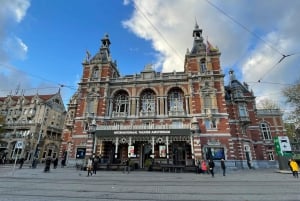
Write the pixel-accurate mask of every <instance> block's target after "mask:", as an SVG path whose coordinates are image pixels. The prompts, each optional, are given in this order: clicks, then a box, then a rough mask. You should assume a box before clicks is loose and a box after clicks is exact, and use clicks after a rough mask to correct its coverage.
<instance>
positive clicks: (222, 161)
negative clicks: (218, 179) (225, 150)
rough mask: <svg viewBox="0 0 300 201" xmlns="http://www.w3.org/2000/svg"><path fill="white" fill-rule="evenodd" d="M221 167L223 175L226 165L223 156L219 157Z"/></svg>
mask: <svg viewBox="0 0 300 201" xmlns="http://www.w3.org/2000/svg"><path fill="white" fill-rule="evenodd" d="M221 168H222V170H223V176H225V172H226V165H225V160H224V158H222V159H221Z"/></svg>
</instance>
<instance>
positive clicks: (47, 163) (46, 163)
mask: <svg viewBox="0 0 300 201" xmlns="http://www.w3.org/2000/svg"><path fill="white" fill-rule="evenodd" d="M50 165H51V158H50V157H48V158H47V159H46V162H45V169H44V172H50Z"/></svg>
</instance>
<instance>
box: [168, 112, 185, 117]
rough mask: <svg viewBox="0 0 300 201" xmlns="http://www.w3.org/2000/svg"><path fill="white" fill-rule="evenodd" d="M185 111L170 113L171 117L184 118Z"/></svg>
mask: <svg viewBox="0 0 300 201" xmlns="http://www.w3.org/2000/svg"><path fill="white" fill-rule="evenodd" d="M184 115H185V113H184V111H169V116H184Z"/></svg>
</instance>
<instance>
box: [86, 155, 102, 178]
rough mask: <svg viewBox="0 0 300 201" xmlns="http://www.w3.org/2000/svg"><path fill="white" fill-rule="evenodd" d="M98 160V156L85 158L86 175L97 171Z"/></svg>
mask: <svg viewBox="0 0 300 201" xmlns="http://www.w3.org/2000/svg"><path fill="white" fill-rule="evenodd" d="M99 160H100V158H99V157H98V156H96V157H90V158H89V159H88V160H87V163H86V169H87V172H88V174H87V177H89V176H90V175H91V176H92V175H93V174H96V173H97V168H98V163H99Z"/></svg>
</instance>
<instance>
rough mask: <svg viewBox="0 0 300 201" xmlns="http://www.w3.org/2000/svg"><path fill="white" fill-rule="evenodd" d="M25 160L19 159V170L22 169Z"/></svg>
mask: <svg viewBox="0 0 300 201" xmlns="http://www.w3.org/2000/svg"><path fill="white" fill-rule="evenodd" d="M24 161H25V159H24V158H20V167H19V168H20V169H21V168H22V167H23V164H24Z"/></svg>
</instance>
